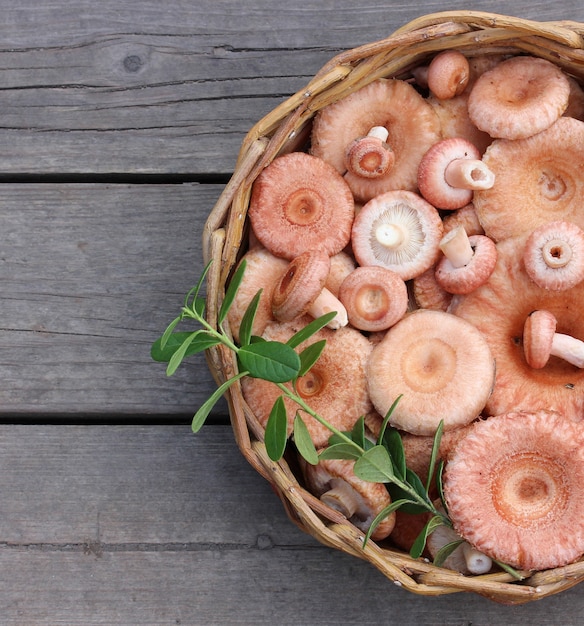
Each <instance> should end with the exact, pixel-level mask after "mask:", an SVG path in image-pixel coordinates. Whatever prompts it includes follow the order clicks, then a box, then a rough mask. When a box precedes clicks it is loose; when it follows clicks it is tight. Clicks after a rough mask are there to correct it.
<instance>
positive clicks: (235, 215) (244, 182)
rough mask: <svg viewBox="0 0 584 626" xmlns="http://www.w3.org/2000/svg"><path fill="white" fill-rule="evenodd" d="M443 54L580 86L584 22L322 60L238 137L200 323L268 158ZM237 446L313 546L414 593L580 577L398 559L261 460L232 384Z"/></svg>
mask: <svg viewBox="0 0 584 626" xmlns="http://www.w3.org/2000/svg"><path fill="white" fill-rule="evenodd" d="M446 49H458V50H460V51H462V52H464V53H465V54H466V55H468V56H474V55H479V54H485V53H489V54H522V53H523V54H530V55H533V56H538V57H541V58H545V59H547V60H549V61H552V62H553V63H555V64H556V65H558V66H559V67H560V68H562V69H563V70H564V71H566V72H567V73H568V74H570V75H572V76H574V77H575V78H576V79H577V80H578V81H579V82H581V83H582V82H583V81H584V25H583V24H579V23H576V22H567V21H562V22H545V23H542V22H533V21H528V20H523V19H519V18H515V17H508V16H503V15H495V14H490V13H482V12H473V11H464V12H444V13H435V14H431V15H427V16H424V17H421V18H419V19H417V20H414V21H413V22H410V23H409V24H407V25H406V26H404V27H402V28H400V29H399V30H397V31H396V32H395V33H393V34H392V35H391V36H390V37H388V38H386V39H383V40H381V41H377V42H373V43H370V44H367V45H364V46H361V47H358V48H355V49H352V50H348V51H347V52H344V53H342V54H340V55H338V56H336V57H335V58H333V59H331V60H330V61H329V62H328V63H327V64H326V65H325V66H324V67H323V68H322V69H321V70H320V71H319V72H318V73H317V74H316V75H315V76H314V78H313V79H312V80H311V81H310V82H309V83H308V84H307V85H306V87H305V88H304V89H302V90H300V91H298V92H297V93H296V94H294V95H293V96H291V97H290V98H289V99H288V100H286V101H285V102H283V103H282V104H281V105H280V106H278V107H276V108H275V109H274V110H273V111H271V112H270V113H269V114H268V115H267V116H265V117H264V118H263V119H262V120H260V121H259V122H258V123H257V124H256V125H255V126H254V127H253V128H252V129H251V130H250V131H249V133H248V134H247V136H246V138H245V140H244V142H243V144H242V147H241V151H240V153H239V157H238V161H237V164H236V168H235V171H234V174H233V176H232V178H231V180H230V182H229V183H228V184H227V185H226V187H225V189H224V192H223V194H222V195H221V197H220V198H219V200H218V202H217V204H216V205H215V207H214V208H213V210H212V212H211V214H210V215H209V217H208V220H207V222H206V224H205V229H204V236H203V253H204V257H205V262H207V261H209V260H211V259H212V260H213V263H212V265H211V269H210V272H209V274H208V281H207V318H208V321H209V322H210V323H211V324H213V325H215V326H216V320H217V311H218V310H219V307H220V305H221V301H222V297H223V294H224V292H225V285H226V283H227V282H228V279H229V276H230V272H231V271H232V269H233V267H234V266H235V264H236V263H237V261H238V259H239V258H240V256H241V254H242V253H243V252H244V251H245V245H246V244H245V241H246V236H245V235H246V229H247V219H246V213H247V208H248V204H249V198H250V193H251V187H252V184H253V182H254V180H255V179H256V177H257V176H258V175H259V173H260V172H261V171H262V170H263V169H264V168H265V167H266V166H267V165H268V164H269V163H270V162H271V161H272V160H273V159H274V158H275V157H277V156H279V155H281V154H283V153H286V152H290V151H293V150H298V149H301V148H302V147H303V146H304V145H305V143H306V141H307V139H308V137H309V133H310V129H311V120H312V118H313V117H314V115H315V113H316V112H317V111H319V110H320V109H322V108H323V107H325V106H327V105H328V104H331V103H333V102H336V101H337V100H339V99H341V98H343V97H345V96H347V95H349V94H350V93H352V92H353V91H355V90H357V89H359V88H361V87H363V86H365V85H366V84H368V83H370V82H372V81H374V80H376V79H378V78H389V77H395V78H403V77H408V76H409V72H410V70H411V69H412V68H413V67H416V66H418V65H421V64H422V63H424V62H425V61H427V60H428V58H430V57H432V56H434V55H435V54H436V53H438V52H440V51H442V50H446ZM207 359H208V364H209V368H210V370H211V372H212V374H213V376H214V378H215V380H216V381H217V383H218V384H220V383H222V382H224V381H225V380H227V379H228V378H229V377H231V376H232V375H233V374H235V373H236V370H237V364H236V362H235V358H234V355H233V354H232V353H230V352H229V351H228V350H226V349H224V348H222V347H221V346H217V347H215V348H212V349H211V350H209V351H208V354H207ZM227 400H228V403H229V410H230V416H231V422H232V426H233V430H234V434H235V438H236V442H237V445H238V447H239V449H240V451H241V452H242V454H243V455H244V456H245V458H246V459H247V460H248V462H249V463H250V464H251V465H252V466H253V467H254V468H255V469H256V470H257V471H258V472H259V473H260V474H261V475H262V476H264V477H265V478H266V479H267V480H268V481H269V482H270V483H271V484H272V486H273V487H274V490H275V491H276V493H277V494H278V495H279V496H280V498H281V500H282V502H283V504H284V507H285V509H286V512H287V514H288V516H289V517H290V518H291V519H292V520H293V521H294V522H295V523H296V524H297V525H298V526H299V527H300V528H301V529H302V530H304V531H305V532H307V533H309V534H310V535H312V536H314V537H315V538H316V539H318V540H319V541H320V542H321V543H323V544H325V545H328V546H331V547H333V548H336V549H338V550H342V551H343V552H346V553H349V554H352V555H354V556H356V557H358V558H361V559H364V560H366V561H369V562H370V563H371V564H373V565H374V566H375V567H377V568H378V569H379V570H380V571H381V572H382V573H383V574H384V575H385V576H386V577H387V578H389V579H390V580H392V581H394V582H395V583H396V584H398V585H400V586H403V587H405V588H407V589H408V590H410V591H412V592H415V593H418V594H422V595H442V594H447V593H453V592H458V591H473V592H476V593H478V594H481V595H483V596H486V597H489V598H491V599H493V600H496V601H498V602H501V603H505V604H520V603H524V602H528V601H530V600H534V599H539V598H543V597H545V596H549V595H552V594H555V593H558V592H560V591H563V590H565V589H568V588H569V587H572V586H573V585H575V584H577V583H578V582H579V581H580V580H582V579H583V578H584V561H579V562H577V563H574V564H571V565H568V566H565V567H561V568H556V569H553V570H547V571H544V572H536V573H526V578H525V579H524V580H522V581H521V582H517V581H516V580H514V579H513V578H512V577H511V575H510V574H508V573H506V572H497V573H494V574H486V575H479V576H462V575H460V574H458V573H457V572H453V571H450V570H447V569H444V568H439V567H436V566H434V565H433V564H431V563H428V562H426V561H423V560H414V559H412V558H411V557H409V556H408V555H407V554H405V553H403V552H401V551H399V550H392V549H387V548H385V547H382V546H380V545H376V544H375V543H373V542H369V543H368V544H367V545H366V547H365V548H364V547H363V533H362V532H361V531H359V530H358V529H357V528H355V527H354V526H353V525H351V524H350V523H349V522H348V521H347V520H346V519H345V518H344V517H343V516H342V515H340V514H339V513H336V512H335V511H333V510H332V509H330V508H329V507H328V506H326V505H324V504H322V503H321V502H320V501H319V500H318V499H317V498H315V497H314V496H312V495H311V494H310V493H308V492H307V491H306V490H305V489H304V488H303V487H302V485H301V484H300V483H299V481H298V479H297V477H296V476H295V474H294V473H293V471H292V469H291V467H290V466H289V465H288V464H287V463H286V461H280V462H278V463H274V462H273V461H271V460H270V458H269V457H268V455H267V453H266V450H265V446H264V444H263V442H262V440H263V428H262V427H261V426H260V424H259V422H258V421H257V419H256V417H255V416H254V414H253V412H252V411H251V410H250V409H249V407H248V406H247V404H246V402H245V400H244V399H243V396H242V394H241V389H240V387H239V385H238V384H235V385H233V386H232V387H231V388H230V390H229V394H228V398H227Z"/></svg>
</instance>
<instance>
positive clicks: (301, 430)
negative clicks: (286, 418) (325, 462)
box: [294, 413, 318, 465]
mask: <svg viewBox="0 0 584 626" xmlns="http://www.w3.org/2000/svg"><path fill="white" fill-rule="evenodd" d="M294 443H295V444H296V448H297V449H298V452H299V453H300V455H301V456H302V458H303V459H304V460H305V461H307V462H308V463H310V464H311V465H317V464H318V453H317V452H316V448H315V447H314V442H313V441H312V437H311V436H310V433H309V432H308V428H306V424H305V423H304V420H303V419H302V417H300V415H299V414H298V413H296V417H295V418H294Z"/></svg>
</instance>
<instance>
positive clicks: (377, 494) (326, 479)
mask: <svg viewBox="0 0 584 626" xmlns="http://www.w3.org/2000/svg"><path fill="white" fill-rule="evenodd" d="M354 465H355V462H354V461H349V460H346V459H321V460H320V461H319V462H318V464H317V465H310V464H308V463H305V464H303V466H302V469H303V473H304V477H305V479H306V482H307V485H308V488H309V490H310V491H311V492H312V493H313V494H314V495H316V496H318V497H319V498H320V497H321V496H323V494H326V493H327V492H329V490H331V489H335V488H336V487H339V488H341V489H342V488H343V486H342V485H339V481H342V482H343V483H345V484H346V485H348V486H349V487H350V488H351V491H352V492H351V493H350V495H349V497H350V498H354V500H355V503H354V506H355V507H356V510H355V512H354V513H353V514H352V515H348V516H347V517H348V519H349V521H350V522H352V523H353V524H354V525H355V526H356V527H357V528H359V529H360V530H362V531H363V532H367V531H368V530H369V527H370V526H371V523H372V522H373V520H374V519H375V517H376V516H377V515H378V514H379V513H381V511H383V509H384V508H385V507H387V506H389V505H390V504H391V497H390V495H389V492H388V491H387V489H386V487H385V485H384V484H383V483H374V482H368V481H365V480H362V479H360V478H359V477H357V476H355V473H354V472H353V467H354ZM340 510H341V513H343V514H345V512H344V511H343V510H342V509H340ZM394 526H395V512H393V513H390V514H389V515H388V516H387V517H386V518H385V519H384V520H382V521H381V522H380V523H379V525H378V526H377V527H376V528H375V530H374V531H373V533H372V534H371V538H372V539H373V540H374V541H379V540H381V539H385V538H386V537H387V536H388V535H389V533H391V531H392V530H393V527H394Z"/></svg>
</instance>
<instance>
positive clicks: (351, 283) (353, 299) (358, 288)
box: [339, 265, 408, 332]
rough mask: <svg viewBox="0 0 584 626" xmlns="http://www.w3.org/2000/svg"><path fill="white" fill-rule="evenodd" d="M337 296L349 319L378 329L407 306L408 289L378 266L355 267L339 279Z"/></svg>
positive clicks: (392, 321)
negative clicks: (342, 279)
mask: <svg viewBox="0 0 584 626" xmlns="http://www.w3.org/2000/svg"><path fill="white" fill-rule="evenodd" d="M339 299H340V301H341V303H342V304H343V305H344V307H345V309H346V311H347V316H348V318H349V322H350V323H351V325H352V326H354V327H355V328H358V329H359V330H366V331H370V332H377V331H380V330H385V329H386V328H389V327H390V326H393V325H394V324H395V323H396V322H397V321H399V320H400V319H401V318H402V317H403V316H404V315H405V313H406V311H407V309H408V288H407V286H406V283H405V281H404V280H403V279H402V278H401V277H400V276H399V275H398V274H396V273H395V272H392V271H391V270H389V269H387V268H385V267H380V266H378V265H372V266H366V267H365V266H363V267H357V268H356V269H355V270H353V271H352V272H351V273H350V274H349V275H348V276H347V278H345V280H344V281H343V282H342V284H341V287H340V290H339Z"/></svg>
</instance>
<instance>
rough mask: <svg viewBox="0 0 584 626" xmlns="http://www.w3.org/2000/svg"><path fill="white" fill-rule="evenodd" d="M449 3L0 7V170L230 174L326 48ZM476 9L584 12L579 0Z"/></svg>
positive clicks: (209, 0) (27, 0) (548, 14)
mask: <svg viewBox="0 0 584 626" xmlns="http://www.w3.org/2000/svg"><path fill="white" fill-rule="evenodd" d="M457 6H458V8H463V9H464V8H466V5H465V4H464V3H458V5H457ZM449 8H452V9H454V8H457V7H456V6H451V7H449ZM444 9H445V7H444V5H443V3H441V2H439V1H438V0H429V1H428V2H426V3H424V6H423V7H421V6H417V5H416V4H415V3H411V4H407V3H397V2H394V3H391V4H390V5H388V3H387V2H386V1H383V0H374V1H372V2H369V3H367V6H365V7H360V8H359V9H358V10H356V9H355V5H354V3H353V2H349V1H348V0H337V1H335V2H326V3H324V2H321V1H319V0H311V1H309V2H302V3H285V2H272V1H269V0H255V1H254V2H253V3H251V4H250V3H235V2H230V1H229V0H223V1H222V2H218V1H216V0H200V1H199V2H197V4H196V6H193V5H192V4H191V3H184V2H180V1H178V0H169V2H165V3H163V4H161V3H159V2H155V1H154V0H147V1H144V2H124V3H119V2H117V1H114V0H107V1H105V2H100V3H99V5H96V3H94V2H90V1H89V0H81V1H80V2H78V3H76V6H75V11H74V13H73V14H71V12H70V11H68V10H67V9H63V7H62V6H61V5H59V3H56V4H55V3H43V5H42V6H39V5H38V3H37V2H34V1H33V0H24V2H21V3H18V5H13V6H12V5H11V6H6V7H4V6H3V7H2V16H3V24H4V25H5V28H4V30H3V44H4V46H3V49H2V50H0V84H2V98H1V103H2V106H0V143H1V144H2V145H4V146H10V149H9V150H4V151H2V153H1V154H0V173H3V174H5V175H6V174H22V173H26V174H35V175H41V174H63V173H69V174H71V173H92V174H95V173H101V174H106V173H112V172H114V173H141V174H147V173H162V174H168V173H174V174H176V173H180V174H183V175H192V176H194V175H201V174H209V173H228V172H230V171H231V170H232V168H233V165H234V163H235V157H236V155H237V151H238V149H239V146H240V144H241V141H242V139H243V137H244V135H245V133H246V132H247V130H248V129H249V128H250V127H251V126H252V125H253V124H254V123H255V122H256V121H257V120H258V119H260V118H261V117H262V116H263V115H265V114H266V113H268V112H269V111H270V110H271V109H273V108H274V107H275V106H276V105H277V104H279V103H280V102H282V101H283V100H284V99H285V98H286V97H287V96H288V95H290V94H292V93H294V92H295V91H297V90H299V89H301V88H302V87H303V86H304V85H305V84H306V82H307V81H308V79H309V78H310V77H311V76H312V75H313V74H314V73H315V72H316V71H317V70H318V69H319V68H320V67H321V66H322V65H323V64H324V63H325V62H326V61H328V60H329V59H330V58H331V57H332V56H334V55H335V54H337V53H338V52H339V51H340V50H343V49H346V48H351V47H354V46H358V45H361V44H364V43H366V42H369V41H373V40H377V39H380V38H383V37H385V36H387V35H389V34H390V33H391V32H393V31H394V30H395V29H396V28H398V27H400V26H402V25H403V24H405V23H406V22H408V21H410V20H411V19H413V18H415V17H418V16H419V15H420V14H422V13H430V12H434V11H442V10H444ZM473 9H474V10H486V11H492V12H498V13H509V14H511V15H521V16H523V17H526V18H532V19H538V20H551V19H572V20H580V21H584V7H583V5H582V4H581V3H580V2H578V0H565V1H563V2H562V3H546V2H543V1H541V0H540V1H538V2H532V3H527V2H525V3H517V2H510V1H501V0H483V1H482V2H476V3H474V5H473ZM65 13H66V14H67V15H66V16H65V15H64V14H65Z"/></svg>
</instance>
